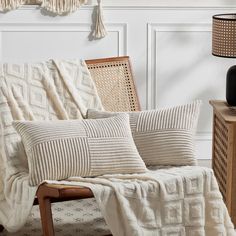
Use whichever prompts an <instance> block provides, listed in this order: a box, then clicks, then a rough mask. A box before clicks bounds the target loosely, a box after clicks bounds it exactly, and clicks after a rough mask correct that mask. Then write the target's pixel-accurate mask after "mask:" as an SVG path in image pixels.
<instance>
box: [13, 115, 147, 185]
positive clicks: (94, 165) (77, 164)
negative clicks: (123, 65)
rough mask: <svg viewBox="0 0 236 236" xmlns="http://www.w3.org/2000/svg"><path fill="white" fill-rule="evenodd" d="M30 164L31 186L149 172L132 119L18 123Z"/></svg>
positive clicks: (117, 117) (17, 126) (14, 123)
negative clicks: (72, 179) (48, 182)
mask: <svg viewBox="0 0 236 236" xmlns="http://www.w3.org/2000/svg"><path fill="white" fill-rule="evenodd" d="M13 125H14V127H15V129H16V130H17V131H18V132H19V134H20V135H21V138H22V141H23V144H24V147H25V151H26V154H27V157H28V163H29V172H30V173H29V175H30V181H29V182H30V184H31V185H38V184H40V183H41V182H42V181H43V180H60V179H66V178H68V177H70V176H82V177H85V176H97V175H102V174H113V173H141V172H145V171H146V167H145V164H144V162H143V161H142V159H141V157H140V155H139V153H138V151H137V148H136V146H135V144H134V141H133V138H132V133H131V130H130V126H129V116H128V115H127V114H121V115H118V116H116V117H112V118H107V119H97V120H63V121H58V120H57V121H15V122H13Z"/></svg>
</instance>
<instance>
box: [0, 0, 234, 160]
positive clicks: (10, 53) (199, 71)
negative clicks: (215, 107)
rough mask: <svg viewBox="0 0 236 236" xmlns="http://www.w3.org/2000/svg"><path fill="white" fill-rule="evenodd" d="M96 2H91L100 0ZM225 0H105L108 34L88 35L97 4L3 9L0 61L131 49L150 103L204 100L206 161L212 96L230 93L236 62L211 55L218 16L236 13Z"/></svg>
mask: <svg viewBox="0 0 236 236" xmlns="http://www.w3.org/2000/svg"><path fill="white" fill-rule="evenodd" d="M93 2H94V1H89V3H93ZM234 2H235V1H230V0H227V1H223V0H218V1H217V0H205V1H203V0H198V1H194V0H165V1H164V0H149V1H145V0H142V1H141V0H126V1H124V0H119V1H118V0H114V1H108V0H104V1H103V3H104V16H105V22H106V26H107V30H108V33H109V34H108V36H107V37H106V38H105V39H102V40H96V41H89V40H88V36H89V33H90V27H91V13H92V11H93V8H92V7H91V6H84V7H83V8H81V9H80V10H79V11H77V12H76V13H74V14H72V15H69V16H64V17H60V16H50V15H48V14H47V13H46V12H44V11H41V10H37V9H36V7H34V6H27V7H26V6H25V7H22V8H21V9H19V10H16V11H12V12H9V13H7V14H0V60H1V61H9V62H14V61H16V62H19V61H39V60H42V59H47V58H75V57H79V58H85V59H91V58H99V57H111V56H119V55H129V56H130V57H131V60H132V64H133V70H134V73H135V78H136V84H137V88H138V93H139V97H140V100H141V105H142V107H143V109H153V108H156V107H166V106H172V105H177V104H182V103H186V102H189V101H191V100H194V99H202V100H203V108H202V114H201V117H200V123H199V127H198V132H197V138H196V139H197V150H198V158H199V159H210V158H211V119H212V112H211V107H210V106H209V104H208V101H209V100H210V99H224V96H225V95H224V94H225V92H224V90H225V74H226V71H227V68H228V67H229V66H231V65H233V64H234V63H235V61H234V60H232V59H222V58H216V57H213V56H212V55H211V17H212V15H214V14H216V13H228V12H235V11H236V3H234Z"/></svg>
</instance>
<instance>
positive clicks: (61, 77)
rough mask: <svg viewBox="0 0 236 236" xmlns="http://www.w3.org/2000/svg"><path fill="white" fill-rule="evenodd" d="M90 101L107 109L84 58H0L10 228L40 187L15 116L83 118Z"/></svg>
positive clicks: (4, 204) (2, 193) (1, 206)
mask: <svg viewBox="0 0 236 236" xmlns="http://www.w3.org/2000/svg"><path fill="white" fill-rule="evenodd" d="M86 107H93V108H94V107H97V108H98V110H100V109H103V108H102V104H101V101H100V98H99V96H98V94H97V90H96V87H95V84H94V82H93V80H92V78H91V76H90V73H89V71H88V69H87V66H86V63H85V62H84V61H82V60H72V61H66V60H62V61H53V60H50V61H46V62H41V63H34V64H28V63H25V64H10V63H6V64H0V121H1V132H0V136H1V137H0V138H1V143H4V144H5V146H1V155H0V163H1V165H0V223H1V224H3V225H4V226H5V227H6V228H7V229H8V230H9V231H16V230H17V229H19V228H20V227H21V226H22V224H24V222H25V216H27V215H28V213H29V211H30V209H31V204H30V203H31V202H32V201H33V199H34V195H35V191H36V188H30V187H29V186H28V163H27V158H26V155H25V152H24V148H23V145H22V142H21V139H20V136H19V135H18V134H17V132H16V131H15V130H14V128H13V127H12V121H13V120H58V119H81V118H82V117H83V116H85V112H86ZM27 199H28V200H27ZM27 201H28V204H27ZM20 203H22V204H23V205H24V204H25V205H24V206H23V205H20ZM20 206H21V207H22V208H21V210H20ZM18 211H19V212H18ZM24 212H25V214H24ZM17 215H18V216H17ZM9 216H11V217H9Z"/></svg>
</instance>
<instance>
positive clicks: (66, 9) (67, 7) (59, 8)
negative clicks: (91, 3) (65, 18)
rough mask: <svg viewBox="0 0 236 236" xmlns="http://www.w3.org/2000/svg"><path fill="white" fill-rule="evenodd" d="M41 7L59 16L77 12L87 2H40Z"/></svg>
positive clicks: (48, 0)
mask: <svg viewBox="0 0 236 236" xmlns="http://www.w3.org/2000/svg"><path fill="white" fill-rule="evenodd" d="M39 2H40V3H41V7H42V8H44V9H46V10H47V11H49V12H53V13H55V14H57V15H64V14H69V13H72V12H74V11H76V10H77V9H78V8H80V7H81V5H83V4H85V3H86V2H87V0H39Z"/></svg>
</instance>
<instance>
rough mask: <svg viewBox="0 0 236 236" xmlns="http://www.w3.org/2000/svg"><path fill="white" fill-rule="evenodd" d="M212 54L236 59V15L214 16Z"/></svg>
mask: <svg viewBox="0 0 236 236" xmlns="http://www.w3.org/2000/svg"><path fill="white" fill-rule="evenodd" d="M212 54H213V55H214V56H219V57H233V58H234V57H236V14H220V15H215V16H213V29H212Z"/></svg>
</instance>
